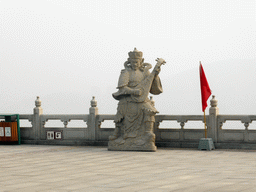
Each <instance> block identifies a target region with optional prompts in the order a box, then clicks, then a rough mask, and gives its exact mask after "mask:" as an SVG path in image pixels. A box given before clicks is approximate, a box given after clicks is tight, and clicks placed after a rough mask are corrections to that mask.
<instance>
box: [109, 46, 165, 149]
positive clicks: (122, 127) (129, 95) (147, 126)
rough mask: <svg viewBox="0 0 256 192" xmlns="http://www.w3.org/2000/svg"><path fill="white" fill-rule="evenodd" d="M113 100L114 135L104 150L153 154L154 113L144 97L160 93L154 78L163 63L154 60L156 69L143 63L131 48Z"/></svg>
mask: <svg viewBox="0 0 256 192" xmlns="http://www.w3.org/2000/svg"><path fill="white" fill-rule="evenodd" d="M128 54H129V58H128V59H127V61H126V62H125V63H124V67H125V69H123V70H122V71H121V74H120V77H119V81H118V87H117V89H118V91H117V92H116V93H113V97H114V98H115V99H116V100H118V101H119V103H118V107H117V113H116V115H115V120H114V122H115V125H116V127H115V130H114V134H113V135H112V136H110V137H109V143H108V150H134V151H156V146H155V134H154V133H153V128H154V122H155V114H156V113H158V111H157V110H156V108H155V107H154V103H153V102H151V100H150V99H149V98H148V94H149V93H152V94H154V95H158V94H160V93H162V92H163V91H162V85H161V81H160V78H159V76H158V74H159V72H160V66H161V65H162V64H164V63H165V61H164V60H163V59H159V58H158V59H157V60H156V61H157V63H156V66H155V67H154V69H153V71H152V72H151V73H150V71H149V69H151V68H152V65H151V64H149V63H144V59H143V58H142V52H140V51H138V50H137V49H136V48H134V51H133V52H129V53H128Z"/></svg>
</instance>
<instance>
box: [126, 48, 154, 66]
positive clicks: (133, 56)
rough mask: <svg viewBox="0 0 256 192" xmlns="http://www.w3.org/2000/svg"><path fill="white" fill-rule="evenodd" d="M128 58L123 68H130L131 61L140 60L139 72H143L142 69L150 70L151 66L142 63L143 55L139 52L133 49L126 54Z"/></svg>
mask: <svg viewBox="0 0 256 192" xmlns="http://www.w3.org/2000/svg"><path fill="white" fill-rule="evenodd" d="M128 55H129V58H128V59H127V61H126V62H125V63H124V67H125V68H131V66H130V62H131V59H140V61H141V66H140V70H141V71H144V69H147V70H148V69H151V68H152V65H151V64H149V63H144V58H142V55H143V53H142V52H141V51H138V50H137V49H136V48H134V50H133V51H130V52H129V53H128Z"/></svg>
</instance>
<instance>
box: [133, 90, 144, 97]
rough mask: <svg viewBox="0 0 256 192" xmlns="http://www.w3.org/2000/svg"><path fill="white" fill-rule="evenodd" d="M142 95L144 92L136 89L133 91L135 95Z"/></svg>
mask: <svg viewBox="0 0 256 192" xmlns="http://www.w3.org/2000/svg"><path fill="white" fill-rule="evenodd" d="M141 94H142V91H141V90H140V89H134V90H133V95H135V96H140V95H141Z"/></svg>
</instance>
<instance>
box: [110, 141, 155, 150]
mask: <svg viewBox="0 0 256 192" xmlns="http://www.w3.org/2000/svg"><path fill="white" fill-rule="evenodd" d="M136 141H137V142H133V139H126V140H123V139H121V138H119V139H116V140H114V141H109V142H108V150H109V151H147V152H155V151H156V149H157V147H156V146H155V143H154V142H140V141H138V140H136Z"/></svg>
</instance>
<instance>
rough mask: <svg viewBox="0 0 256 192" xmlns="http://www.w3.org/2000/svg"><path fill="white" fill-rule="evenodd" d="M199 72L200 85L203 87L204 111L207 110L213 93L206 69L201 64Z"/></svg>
mask: <svg viewBox="0 0 256 192" xmlns="http://www.w3.org/2000/svg"><path fill="white" fill-rule="evenodd" d="M199 72H200V85H201V96H202V110H203V111H204V110H205V108H206V107H207V100H208V98H209V97H210V95H211V94H212V91H211V89H210V86H209V84H208V81H207V79H206V76H205V74H204V69H203V66H202V64H201V62H200V67H199Z"/></svg>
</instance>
